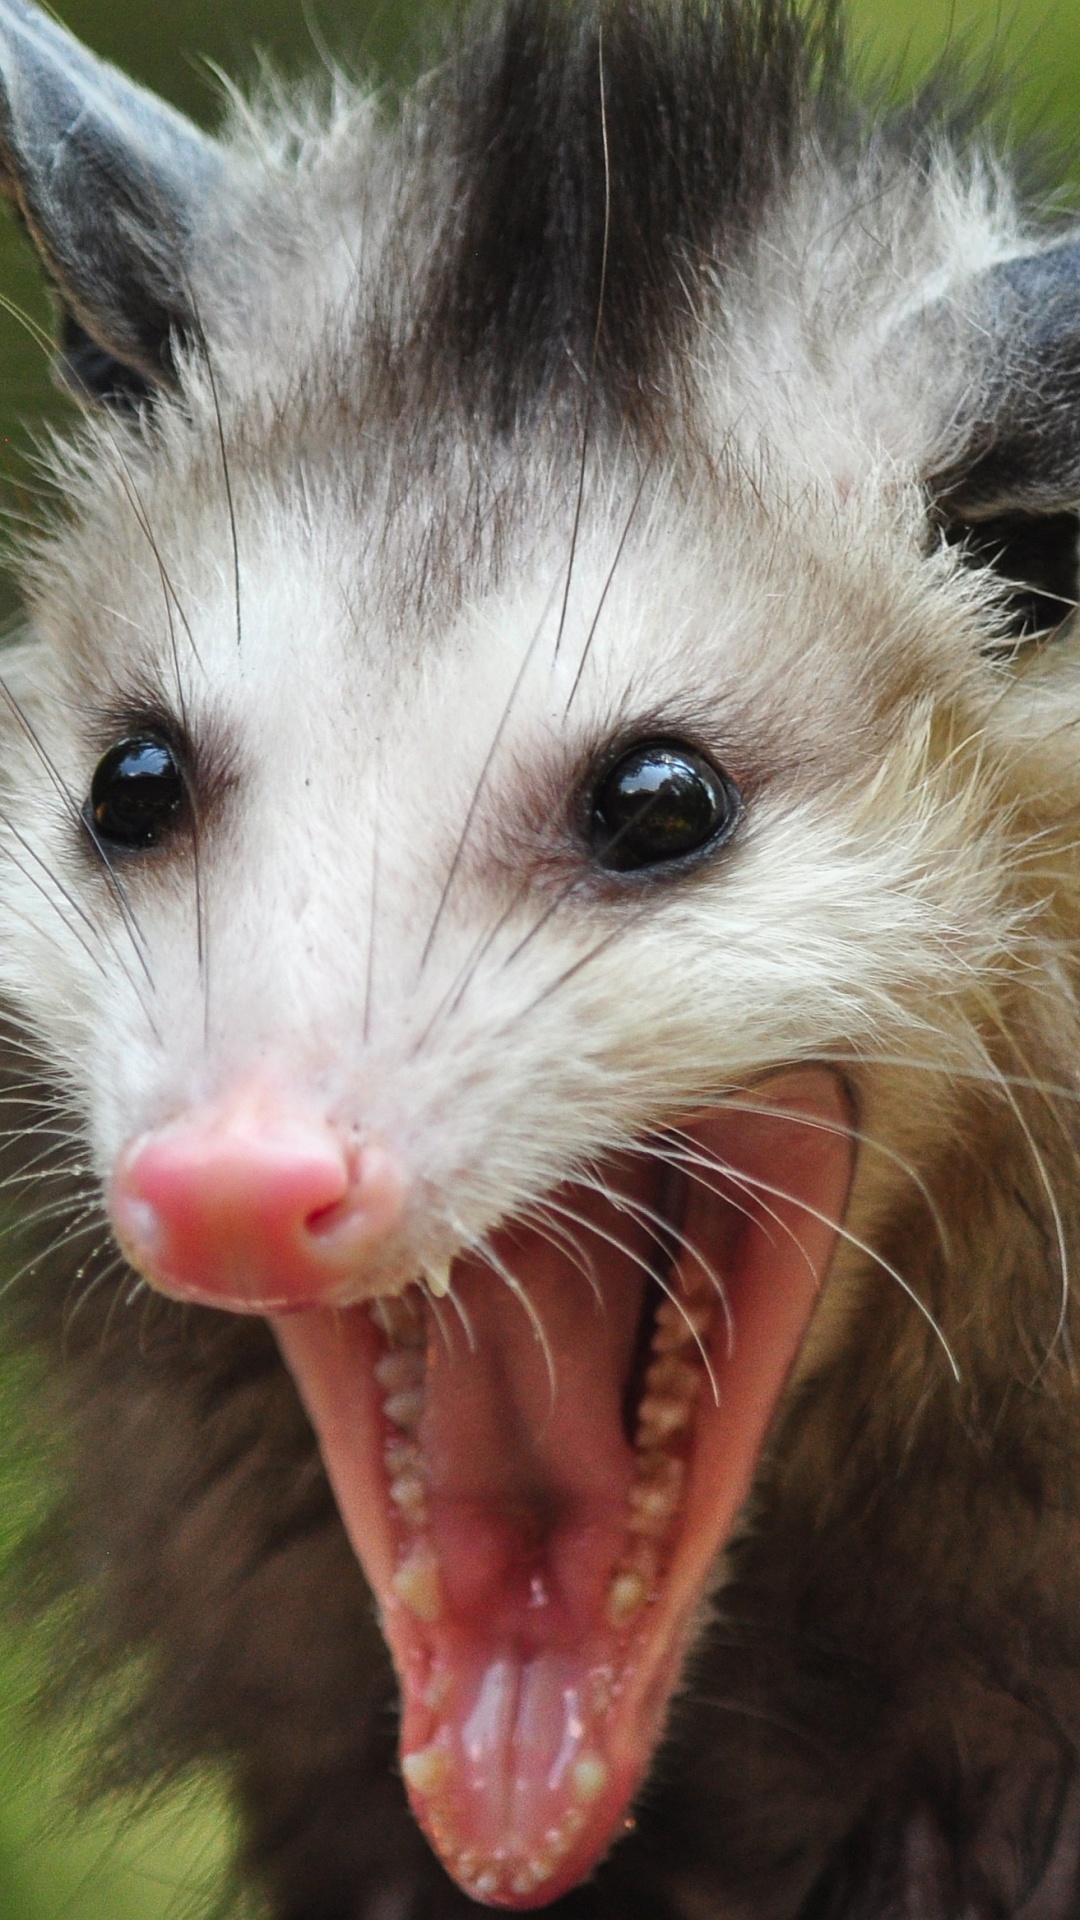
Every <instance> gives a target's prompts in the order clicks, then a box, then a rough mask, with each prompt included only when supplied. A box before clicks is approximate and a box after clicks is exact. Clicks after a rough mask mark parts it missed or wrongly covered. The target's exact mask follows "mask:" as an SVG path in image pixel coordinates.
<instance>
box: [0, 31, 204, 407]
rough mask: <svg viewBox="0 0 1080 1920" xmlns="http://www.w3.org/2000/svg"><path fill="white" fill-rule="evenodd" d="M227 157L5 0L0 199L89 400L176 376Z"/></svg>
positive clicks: (69, 370) (0, 55) (135, 394)
mask: <svg viewBox="0 0 1080 1920" xmlns="http://www.w3.org/2000/svg"><path fill="white" fill-rule="evenodd" d="M220 171H221V158H220V151H219V149H218V148H217V147H216V146H215V144H214V142H213V141H212V140H210V139H208V138H207V137H206V136H205V135H203V134H202V133H200V132H199V130H198V128H197V127H195V126H193V125H192V124H191V122H190V121H187V120H185V119H184V118H183V117H182V115H180V114H178V113H175V112H174V111H173V110H172V108H171V107H168V106H166V105H165V104H164V102H162V101H160V100H157V99H156V98H155V97H154V95H153V94H151V93H147V92H145V91H144V90H143V89H142V88H141V87H137V86H135V84H134V83H133V82H132V81H130V80H128V79H126V78H125V77H124V75H123V74H121V73H119V72H118V71H117V70H116V68H115V67H110V66H107V65H106V64H105V63H104V62H103V61H100V60H97V59H95V58H94V56H93V55H92V54H90V53H88V52H87V51H86V49H85V48H84V47H82V46H80V45H79V42H78V41H77V40H75V39H73V37H72V36H71V34H69V33H67V32H66V31H65V30H64V28H62V27H59V26H57V25H56V23H55V21H53V20H52V19H50V18H49V17H48V16H47V15H46V14H44V13H41V12H39V11H38V9H37V8H36V7H33V6H28V5H25V4H24V3H23V0H0V188H2V189H3V190H4V191H5V192H6V193H7V194H8V196H9V198H10V199H11V200H12V201H14V203H15V205H16V207H17V208H18V210H19V213H20V214H21V216H22V218H23V220H24V221H25V224H26V227H27V229H28V231H29V233H30V236H31V238H32V240H33V242H34V244H35V246H36V247H37V250H38V252H39V254H40V255H41V259H42V262H43V264H44V267H45V270H46V272H47V274H48V276H49V279H50V280H51V282H52V284H53V287H54V289H55V291H56V294H57V297H58V299H59V302H60V305H61V310H62V320H61V328H60V355H61V366H62V369H63V371H64V373H65V375H66V376H67V378H68V379H69V380H70V381H71V383H72V384H73V385H74V386H75V387H76V388H77V390H78V391H79V392H80V393H82V394H83V395H84V396H86V397H92V398H97V399H104V400H113V401H126V402H129V403H130V402H131V401H133V400H137V399H141V398H144V397H145V396H146V395H147V394H148V393H149V392H150V390H151V389H152V388H153V387H155V386H158V385H161V384H163V383H164V384H168V383H169V382H170V381H171V380H172V379H173V377H174V376H173V363H172V349H173V343H174V341H175V340H176V339H177V338H181V337H183V336H184V335H185V334H190V333H191V332H192V330H193V326H194V315H193V313H192V311H191V297H190V289H189V282H188V261H189V258H190V252H191V246H192V240H193V236H194V232H195V229H196V226H197V223H198V218H199V212H200V209H201V208H202V206H203V205H204V204H205V202H206V200H207V198H208V196H209V195H210V193H211V192H212V190H213V187H214V185H215V182H216V180H217V179H218V177H219V174H220Z"/></svg>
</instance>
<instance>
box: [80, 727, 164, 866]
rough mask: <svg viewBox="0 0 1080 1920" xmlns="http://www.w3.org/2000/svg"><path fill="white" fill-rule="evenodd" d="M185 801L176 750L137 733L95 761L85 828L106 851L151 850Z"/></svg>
mask: <svg viewBox="0 0 1080 1920" xmlns="http://www.w3.org/2000/svg"><path fill="white" fill-rule="evenodd" d="M186 798H187V783H186V781H185V779H184V769H183V767H182V765H181V763H180V759H179V756H178V754H177V752H176V749H175V748H174V747H172V746H171V745H170V744H169V742H168V741H167V740H165V739H163V738H162V737H161V735H160V734H154V733H145V734H135V735H133V736H132V738H131V739H129V740H120V741H118V742H117V744H116V746H115V747H110V748H109V751H108V753H106V754H104V755H103V756H102V758H101V759H100V760H99V761H98V764H97V767H96V768H95V770H94V777H93V780H92V781H91V783H90V798H89V800H88V801H87V803H86V809H85V813H86V824H87V827H88V828H89V830H90V832H91V833H92V834H93V836H94V838H95V839H96V840H99V841H101V842H102V843H103V844H104V845H105V846H109V847H123V848H136V847H153V846H156V845H157V843H158V841H159V840H161V839H162V838H163V837H164V835H165V834H166V833H167V832H168V830H169V828H170V827H171V826H172V825H173V824H174V822H175V821H176V819H177V817H178V816H179V814H180V813H181V811H182V809H183V807H184V803H185V800H186Z"/></svg>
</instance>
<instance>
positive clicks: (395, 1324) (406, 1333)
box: [371, 1298, 427, 1348]
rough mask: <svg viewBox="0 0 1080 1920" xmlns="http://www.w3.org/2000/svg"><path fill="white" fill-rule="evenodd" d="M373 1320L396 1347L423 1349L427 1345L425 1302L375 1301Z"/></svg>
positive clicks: (373, 1304)
mask: <svg viewBox="0 0 1080 1920" xmlns="http://www.w3.org/2000/svg"><path fill="white" fill-rule="evenodd" d="M371 1314H372V1318H373V1319H374V1321H375V1324H376V1326H377V1327H380V1328H381V1330H382V1332H383V1333H384V1334H385V1335H386V1338H387V1339H388V1340H389V1341H390V1342H391V1343H392V1345H394V1346H396V1347H415V1348H421V1347H424V1346H426V1345H427V1328H426V1326H425V1323H424V1308H423V1302H422V1301H421V1300H419V1299H417V1298H413V1299H405V1298H401V1299H397V1298H395V1299H383V1300H375V1301H373V1303H372V1307H371Z"/></svg>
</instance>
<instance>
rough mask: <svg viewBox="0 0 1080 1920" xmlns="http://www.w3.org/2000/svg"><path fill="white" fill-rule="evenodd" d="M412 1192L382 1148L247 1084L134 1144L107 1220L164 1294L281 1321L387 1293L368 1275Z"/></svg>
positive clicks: (119, 1170)
mask: <svg viewBox="0 0 1080 1920" xmlns="http://www.w3.org/2000/svg"><path fill="white" fill-rule="evenodd" d="M406 1191H407V1181H406V1176H405V1172H404V1169H403V1167H402V1166H401V1164H400V1162H399V1160H398V1158H397V1157H396V1155H395V1154H394V1153H392V1152H391V1151H390V1150H389V1149H388V1148H387V1147H385V1146H383V1145H381V1144H380V1143H378V1142H376V1141H367V1142H363V1143H361V1142H358V1141H357V1140H356V1139H355V1138H354V1137H353V1136H352V1135H351V1134H350V1133H349V1132H348V1131H347V1130H346V1129H344V1128H341V1127H339V1126H337V1125H335V1124H334V1123H333V1122H332V1121H330V1120H328V1119H326V1118H325V1117H324V1116H323V1115H321V1114H320V1113H319V1112H318V1111H317V1110H315V1109H313V1108H309V1107H307V1106H306V1105H304V1104H303V1103H301V1102H298V1101H296V1100H294V1099H293V1098H291V1097H290V1096H289V1095H288V1094H287V1093H286V1092H283V1091H282V1090H280V1089H278V1088H276V1087H271V1086H268V1085H267V1084H265V1083H263V1082H259V1083H254V1082H249V1083H248V1084H246V1085H244V1086H243V1087H241V1088H240V1089H233V1090H232V1091H231V1092H230V1093H229V1094H228V1095H227V1096H225V1097H222V1098H220V1099H218V1100H215V1101H212V1102H208V1103H207V1104H205V1105H202V1106H199V1107H196V1108H192V1109H189V1110H188V1111H187V1112H186V1113H184V1114H182V1115H181V1116H180V1117H179V1118H177V1119H175V1120H173V1121H170V1122H169V1123H168V1124H167V1125H165V1126H163V1127H161V1128H159V1129H156V1130H155V1131H153V1132H150V1133H145V1134H142V1135H140V1136H139V1137H138V1138H137V1139H135V1140H133V1141H132V1142H130V1143H129V1145H128V1146H127V1147H126V1148H125V1149H124V1151H123V1152H122V1154H121V1155H120V1157H119V1160H118V1162H117V1165H116V1170H115V1174H114V1177H113V1181H112V1186H111V1191H110V1211H111V1215H112V1220H113V1226H114V1229H115V1232H116V1235H117V1238H118V1240H119V1242H120V1245H121V1247H122V1248H123V1250H124V1253H125V1254H126V1255H127V1257H128V1259H129V1260H130V1261H131V1263H132V1265H133V1266H134V1267H136V1268H137V1270H138V1271H139V1272H140V1273H141V1274H142V1275H143V1276H144V1277H145V1278H146V1279H147V1280H149V1281H150V1282H151V1284H152V1285H153V1286H155V1287H157V1288H158V1289H159V1290H160V1291H161V1292H163V1293H167V1294H170V1295H172V1296H173V1297H174V1298H177V1299H181V1300H188V1301H193V1302H198V1303H200V1304H202V1305H206V1306H215V1307H225V1308H230V1309H232V1310H233V1311H235V1312H239V1313H268V1312H275V1313H281V1312H289V1311H293V1310H296V1309H299V1308H302V1307H313V1306H331V1305H334V1304H339V1303H341V1302H343V1301H345V1300H349V1301H352V1300H356V1299H358V1298H363V1297H364V1296H365V1294H366V1293H369V1292H371V1293H374V1292H378V1291H384V1290H385V1282H384V1283H383V1285H382V1286H378V1285H376V1284H374V1283H372V1284H371V1285H370V1286H367V1285H365V1277H366V1276H367V1275H368V1274H371V1275H374V1273H375V1271H376V1270H377V1269H379V1268H381V1267H383V1266H384V1256H385V1253H386V1249H387V1248H388V1246H389V1245H390V1243H391V1242H392V1240H393V1238H394V1236H395V1235H396V1234H397V1232H398V1230H399V1228H400V1226H401V1222H402V1218H403V1214H404V1210H405V1200H406Z"/></svg>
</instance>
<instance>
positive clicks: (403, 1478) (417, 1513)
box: [390, 1473, 427, 1527]
mask: <svg viewBox="0 0 1080 1920" xmlns="http://www.w3.org/2000/svg"><path fill="white" fill-rule="evenodd" d="M426 1494H427V1489H426V1488H425V1486H424V1483H423V1481H422V1480H420V1479H418V1478H417V1476H416V1474H414V1473H399V1474H398V1477H397V1479H396V1480H391V1482H390V1498H391V1500H392V1501H393V1503H394V1505H395V1507H399V1508H400V1509H401V1512H402V1513H403V1514H404V1516H405V1518H406V1520H411V1521H412V1523H413V1525H414V1526H416V1527H422V1526H423V1524H424V1521H425V1519H426V1518H427V1500H426Z"/></svg>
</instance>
